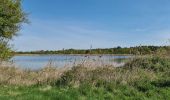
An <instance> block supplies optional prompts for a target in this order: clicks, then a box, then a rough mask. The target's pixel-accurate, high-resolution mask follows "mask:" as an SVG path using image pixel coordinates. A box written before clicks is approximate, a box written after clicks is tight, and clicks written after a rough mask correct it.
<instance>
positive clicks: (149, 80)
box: [0, 57, 170, 100]
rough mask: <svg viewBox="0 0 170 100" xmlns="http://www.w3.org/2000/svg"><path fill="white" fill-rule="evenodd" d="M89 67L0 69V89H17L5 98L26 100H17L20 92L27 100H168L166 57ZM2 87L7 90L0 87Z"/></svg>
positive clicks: (169, 64) (169, 60) (168, 64)
mask: <svg viewBox="0 0 170 100" xmlns="http://www.w3.org/2000/svg"><path fill="white" fill-rule="evenodd" d="M92 65H93V64H91V65H90V64H89V63H88V65H86V63H82V64H79V65H76V66H73V67H72V68H70V67H69V68H67V67H65V68H55V67H52V66H50V65H49V66H48V67H45V68H43V69H41V70H39V71H30V70H21V69H19V68H15V67H0V84H1V86H3V87H2V88H0V89H1V90H2V91H4V92H5V93H6V90H5V89H10V90H11V91H19V89H18V88H17V89H13V88H11V85H12V86H13V85H15V87H16V86H17V87H21V88H22V89H21V90H22V92H21V93H18V94H15V93H13V92H11V93H10V94H9V95H8V96H9V97H20V98H26V97H28V96H23V97H22V96H21V94H23V91H32V92H33V93H35V95H34V94H30V95H31V96H30V97H28V98H29V99H32V98H33V96H35V97H37V96H40V97H39V98H41V99H42V100H43V99H45V98H46V97H45V96H44V95H46V96H49V98H50V99H62V100H71V99H72V100H75V99H76V100H89V99H91V100H94V99H96V100H99V99H100V100H104V99H105V100H113V99H138V100H140V99H141V100H143V99H153V100H155V99H160V100H162V99H164V100H168V99H169V98H170V96H169V95H170V58H169V57H140V58H136V59H133V60H132V61H130V62H128V63H127V64H125V65H124V66H123V67H113V66H111V65H103V66H100V64H99V65H97V64H96V65H95V66H92ZM6 85H7V86H8V87H4V86H6ZM23 86H26V87H25V88H24V87H23ZM28 88H30V89H31V90H29V89H28ZM19 92H20V91H19ZM16 93H17V92H16ZM50 93H51V94H50ZM42 94H43V95H42ZM64 94H65V95H64ZM13 95H14V96H13ZM1 96H3V94H2V93H0V98H1ZM4 98H5V97H4ZM37 98H38V97H37ZM46 99H47V98H46Z"/></svg>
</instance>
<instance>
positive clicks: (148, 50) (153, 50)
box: [16, 46, 170, 55]
mask: <svg viewBox="0 0 170 100" xmlns="http://www.w3.org/2000/svg"><path fill="white" fill-rule="evenodd" d="M168 51H170V50H169V47H168V46H137V47H129V48H127V47H124V48H122V47H115V48H106V49H101V48H98V49H91V50H76V49H66V50H65V49H63V50H58V51H49V50H47V51H44V50H40V51H31V52H22V51H20V52H16V53H17V54H133V55H150V54H152V55H153V54H154V55H155V54H156V55H167V53H168Z"/></svg>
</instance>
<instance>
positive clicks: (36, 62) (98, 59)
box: [11, 55, 131, 69]
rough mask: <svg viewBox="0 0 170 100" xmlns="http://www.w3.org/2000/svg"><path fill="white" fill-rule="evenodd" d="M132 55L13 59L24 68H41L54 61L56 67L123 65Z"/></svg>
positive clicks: (20, 57) (52, 56)
mask: <svg viewBox="0 0 170 100" xmlns="http://www.w3.org/2000/svg"><path fill="white" fill-rule="evenodd" d="M130 57H131V56H113V55H104V56H97V55H96V56H82V55H29V56H24V55H22V56H14V57H13V58H12V59H11V60H12V61H13V62H14V63H15V65H16V66H18V67H20V68H24V69H40V68H43V67H45V66H47V65H48V64H49V63H52V65H53V66H56V67H64V66H67V67H72V66H75V65H78V64H82V63H88V64H89V63H91V65H96V64H99V65H113V66H115V67H118V66H122V65H123V64H124V62H125V61H126V60H127V58H130Z"/></svg>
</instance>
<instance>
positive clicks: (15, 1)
mask: <svg viewBox="0 0 170 100" xmlns="http://www.w3.org/2000/svg"><path fill="white" fill-rule="evenodd" d="M21 3H22V1H21V0H0V60H1V61H2V60H7V59H8V58H10V56H11V54H10V53H11V47H10V45H9V41H10V40H11V39H13V37H14V36H17V35H18V34H17V32H18V31H19V30H20V28H21V24H22V23H23V22H27V21H28V20H27V19H26V14H25V13H24V11H23V9H22V7H21Z"/></svg>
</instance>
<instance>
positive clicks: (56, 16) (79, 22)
mask: <svg viewBox="0 0 170 100" xmlns="http://www.w3.org/2000/svg"><path fill="white" fill-rule="evenodd" d="M169 5H170V0H24V1H23V9H24V10H25V11H26V12H27V13H29V16H28V18H29V20H30V22H31V23H30V24H28V25H25V24H24V25H23V27H22V29H21V31H20V32H19V34H20V36H19V37H15V38H14V40H13V41H12V43H13V44H14V48H15V49H16V50H18V51H30V50H59V49H63V48H65V49H67V48H75V49H88V48H90V45H92V46H93V48H111V47H116V46H123V47H129V46H137V45H140V44H142V45H166V44H167V40H168V39H169V38H170V6H169Z"/></svg>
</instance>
